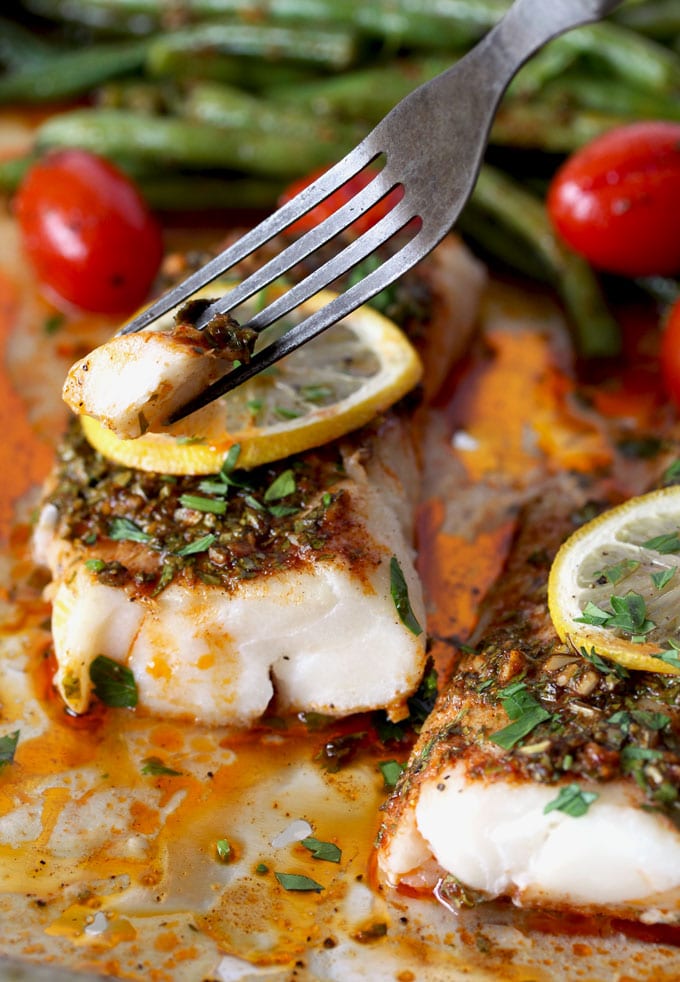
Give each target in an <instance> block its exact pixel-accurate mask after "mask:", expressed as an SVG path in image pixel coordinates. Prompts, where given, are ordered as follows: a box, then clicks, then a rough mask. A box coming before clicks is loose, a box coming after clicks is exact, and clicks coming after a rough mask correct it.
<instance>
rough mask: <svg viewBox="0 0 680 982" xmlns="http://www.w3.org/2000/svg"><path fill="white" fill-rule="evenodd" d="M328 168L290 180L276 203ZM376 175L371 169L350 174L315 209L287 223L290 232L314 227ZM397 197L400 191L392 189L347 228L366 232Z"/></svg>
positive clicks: (391, 205) (284, 201)
mask: <svg viewBox="0 0 680 982" xmlns="http://www.w3.org/2000/svg"><path fill="white" fill-rule="evenodd" d="M326 170H328V168H327V167H322V168H321V169H320V170H318V171H315V172H314V173H313V174H309V175H308V176H307V177H303V178H301V179H300V180H298V181H294V182H293V183H292V184H291V185H290V186H289V187H288V188H286V190H285V191H283V193H282V194H281V197H280V198H279V204H280V205H284V204H285V203H286V202H287V201H290V199H291V198H294V197H295V196H296V195H298V194H299V193H300V191H303V190H304V189H305V188H306V187H307V186H308V185H309V184H312V183H313V182H314V181H315V180H316V179H317V178H318V177H321V175H322V174H324V173H325V172H326ZM375 175H376V171H375V170H371V169H370V168H369V169H368V170H363V171H360V172H359V173H358V174H356V175H355V176H354V177H352V178H351V179H350V180H349V181H348V182H347V183H346V184H343V185H342V187H339V188H338V189H337V191H334V192H333V194H330V195H329V196H328V197H327V198H326V199H325V200H324V201H321V202H320V203H319V204H318V205H317V206H316V207H315V208H312V210H311V211H308V212H307V214H306V215H303V216H302V218H299V219H298V220H297V221H296V222H294V223H293V224H292V225H291V226H290V231H291V232H293V233H295V234H298V235H301V234H302V233H303V232H308V231H309V230H310V229H313V228H316V226H317V225H320V224H321V222H323V221H324V219H326V218H328V216H329V215H332V214H333V212H335V211H337V210H338V208H340V207H341V206H342V205H344V204H345V203H346V202H347V201H350V200H351V199H352V198H353V197H354V196H355V195H356V194H358V192H359V191H361V190H363V188H365V187H366V185H367V184H370V183H371V181H372V180H373V178H374V177H375ZM400 198H401V191H399V190H398V189H396V188H395V190H394V191H390V193H389V194H388V195H387V196H386V197H385V198H383V199H382V201H378V202H377V204H375V205H373V207H372V208H369V209H368V211H366V212H365V213H364V214H363V215H362V216H361V218H357V219H356V221H355V222H353V223H352V225H351V230H352V232H353V233H354V234H355V235H361V234H362V233H363V232H367V231H368V229H369V228H372V227H373V226H374V225H375V223H376V222H378V221H380V219H381V218H383V217H384V216H385V215H386V214H387V213H388V212H389V211H391V209H392V208H393V207H394V205H395V203H396V202H397V201H399V199H400Z"/></svg>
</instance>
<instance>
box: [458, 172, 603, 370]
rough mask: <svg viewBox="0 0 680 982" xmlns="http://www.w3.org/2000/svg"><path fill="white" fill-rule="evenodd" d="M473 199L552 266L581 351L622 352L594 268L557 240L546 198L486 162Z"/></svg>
mask: <svg viewBox="0 0 680 982" xmlns="http://www.w3.org/2000/svg"><path fill="white" fill-rule="evenodd" d="M473 201H474V204H475V205H476V206H477V207H478V208H481V209H482V210H483V211H485V212H487V213H488V214H490V215H491V216H493V218H494V220H495V221H497V222H500V223H501V224H502V225H504V226H506V227H507V228H509V229H510V231H511V232H512V233H513V234H514V235H518V236H521V237H522V238H523V239H524V240H525V241H526V243H527V244H528V245H529V246H530V247H531V248H532V249H533V250H534V252H535V253H536V255H537V256H538V257H539V258H540V259H541V261H542V262H543V263H545V265H546V267H547V268H548V269H549V270H550V273H551V278H552V281H553V285H554V287H555V289H556V290H557V292H558V293H559V295H560V297H561V298H562V301H563V303H564V305H565V308H566V311H567V313H568V315H569V319H570V322H571V324H572V326H573V328H574V335H575V340H576V345H577V348H578V351H579V353H580V354H581V355H582V356H583V357H586V358H594V357H612V356H614V355H616V354H618V352H619V350H620V344H621V341H620V336H619V330H618V325H617V324H616V321H615V320H614V318H613V317H612V316H611V314H610V313H609V310H608V309H607V306H606V304H605V301H604V297H603V294H602V291H601V289H600V286H599V283H598V281H597V279H596V277H595V274H594V273H593V271H592V270H591V268H590V267H589V266H588V264H587V263H586V262H585V260H583V259H581V257H580V256H577V255H576V254H575V253H573V252H571V251H570V250H569V249H567V248H566V247H565V246H563V245H562V244H561V243H560V242H559V241H558V240H557V238H556V237H555V235H554V233H553V231H552V228H551V226H550V222H549V220H548V217H547V214H546V211H545V208H544V206H543V204H542V202H541V201H539V199H538V198H535V197H534V196H533V195H532V194H529V193H528V192H526V191H525V190H524V189H523V188H521V187H520V186H519V185H518V184H517V183H515V182H514V181H512V180H511V179H510V178H509V177H507V176H506V175H504V174H502V173H501V172H500V171H498V170H495V169H493V168H491V167H488V166H485V167H483V168H482V171H481V173H480V175H479V179H478V181H477V185H476V187H475V190H474V193H473Z"/></svg>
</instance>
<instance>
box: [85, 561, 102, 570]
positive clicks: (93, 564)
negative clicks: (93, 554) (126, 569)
mask: <svg viewBox="0 0 680 982" xmlns="http://www.w3.org/2000/svg"><path fill="white" fill-rule="evenodd" d="M85 569H89V570H90V572H91V573H101V571H102V570H103V569H106V563H105V562H104V560H103V559H86V560H85Z"/></svg>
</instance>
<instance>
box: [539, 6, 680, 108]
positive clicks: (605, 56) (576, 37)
mask: <svg viewBox="0 0 680 982" xmlns="http://www.w3.org/2000/svg"><path fill="white" fill-rule="evenodd" d="M551 44H552V45H553V46H556V47H562V48H566V49H567V50H571V51H577V52H578V53H579V54H580V55H587V56H588V57H589V58H591V59H592V60H593V61H594V62H596V63H598V64H600V65H603V66H605V67H606V68H607V69H608V70H609V71H611V72H613V73H614V74H615V75H616V76H618V77H619V78H622V79H625V80H626V81H627V82H628V84H629V85H631V86H633V87H637V88H640V89H645V90H648V91H650V92H655V93H665V94H667V95H673V94H674V93H675V94H676V95H677V91H678V87H680V57H678V55H677V54H675V52H673V51H671V50H670V49H669V48H667V47H665V46H664V45H662V44H658V43H657V42H655V41H652V40H650V39H649V38H645V37H642V36H641V35H639V34H635V33H634V32H633V31H629V30H627V29H626V28H625V27H621V26H620V25H618V24H611V23H600V24H589V25H588V26H587V27H580V28H578V30H575V31H569V32H568V33H566V34H563V35H562V36H561V37H559V38H556V39H555V40H554V41H552V42H551Z"/></svg>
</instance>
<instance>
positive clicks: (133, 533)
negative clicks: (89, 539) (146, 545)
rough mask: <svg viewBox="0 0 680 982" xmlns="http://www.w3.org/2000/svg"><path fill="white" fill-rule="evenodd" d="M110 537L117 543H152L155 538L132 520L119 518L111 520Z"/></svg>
mask: <svg viewBox="0 0 680 982" xmlns="http://www.w3.org/2000/svg"><path fill="white" fill-rule="evenodd" d="M108 536H109V538H110V539H113V540H114V541H115V542H151V539H152V538H153V536H151V535H149V534H148V532H144V530H143V529H140V527H139V525H137V524H136V523H135V522H133V521H132V520H131V519H129V518H120V517H118V516H117V517H116V518H112V519H111V521H110V523H109V528H108Z"/></svg>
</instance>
